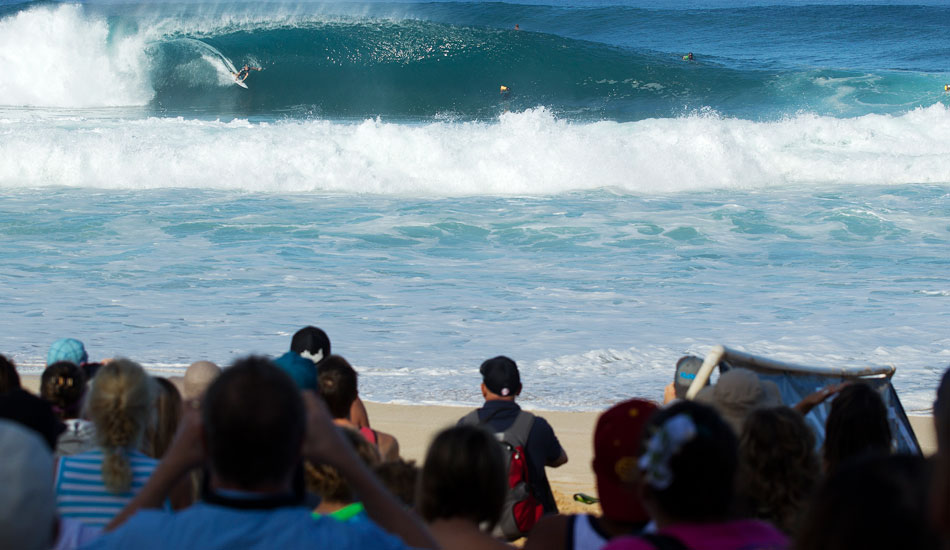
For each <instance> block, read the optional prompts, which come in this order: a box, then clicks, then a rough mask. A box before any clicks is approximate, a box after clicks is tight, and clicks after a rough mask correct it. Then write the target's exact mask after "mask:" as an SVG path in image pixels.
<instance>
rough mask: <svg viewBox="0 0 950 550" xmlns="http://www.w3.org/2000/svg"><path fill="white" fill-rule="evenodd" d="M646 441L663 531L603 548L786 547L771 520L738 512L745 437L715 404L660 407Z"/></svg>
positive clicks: (648, 496) (656, 515)
mask: <svg viewBox="0 0 950 550" xmlns="http://www.w3.org/2000/svg"><path fill="white" fill-rule="evenodd" d="M643 448H644V452H643V455H642V456H641V457H640V460H639V461H638V466H639V468H640V471H641V474H642V476H643V478H642V483H643V485H642V488H643V489H642V495H643V504H644V506H645V507H646V509H647V511H648V512H649V513H650V517H652V518H653V521H654V522H655V523H656V527H657V530H658V531H657V533H656V534H643V535H640V536H637V537H618V538H615V539H612V540H611V541H610V542H608V543H607V545H606V546H605V547H604V550H649V549H652V548H667V547H671V548H678V547H686V548H697V549H716V550H740V549H741V550H766V549H768V550H776V549H782V548H785V547H786V546H787V540H786V538H785V536H784V535H782V533H781V532H779V531H778V530H776V529H775V528H774V527H772V526H771V525H770V524H768V523H766V522H764V521H760V520H753V519H734V517H733V498H734V486H735V475H736V468H737V466H738V444H737V441H736V436H735V434H734V433H733V431H732V429H731V428H730V427H729V426H728V425H727V424H726V423H725V422H724V421H723V420H722V419H721V418H720V417H719V415H718V414H717V413H716V411H715V410H713V409H712V408H710V407H707V406H705V405H702V404H700V403H696V402H695V401H677V402H676V403H674V404H672V405H670V406H669V407H667V408H665V409H661V410H660V411H658V412H657V413H656V414H655V415H653V417H652V418H651V419H650V422H649V424H648V425H647V429H646V436H645V440H644V447H643ZM664 545H665V546H664ZM676 545H679V546H676Z"/></svg>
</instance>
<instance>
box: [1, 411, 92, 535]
mask: <svg viewBox="0 0 950 550" xmlns="http://www.w3.org/2000/svg"><path fill="white" fill-rule="evenodd" d="M0 457H3V459H2V460H0V487H3V490H2V491H0V542H2V546H3V548H10V549H16V550H49V549H50V548H55V549H56V550H71V549H75V548H78V547H79V546H80V545H82V544H85V543H87V542H89V541H91V540H92V539H94V538H95V537H97V536H98V535H99V530H98V529H96V528H93V527H86V526H83V525H82V524H81V523H79V522H77V521H75V520H64V519H59V518H57V517H56V498H55V494H54V493H53V457H52V455H51V454H50V450H49V448H48V447H47V446H46V445H44V444H43V442H42V439H41V438H40V437H39V435H38V434H37V433H36V432H34V431H32V430H30V429H29V428H27V427H26V426H22V425H20V424H18V423H16V422H11V421H9V420H0Z"/></svg>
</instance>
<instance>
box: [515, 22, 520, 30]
mask: <svg viewBox="0 0 950 550" xmlns="http://www.w3.org/2000/svg"><path fill="white" fill-rule="evenodd" d="M515 30H516V31H520V30H521V27H519V26H518V24H517V23H515Z"/></svg>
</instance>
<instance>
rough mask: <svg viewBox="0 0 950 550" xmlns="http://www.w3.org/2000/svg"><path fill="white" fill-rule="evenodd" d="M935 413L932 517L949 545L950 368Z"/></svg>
mask: <svg viewBox="0 0 950 550" xmlns="http://www.w3.org/2000/svg"><path fill="white" fill-rule="evenodd" d="M933 416H934V428H935V431H936V435H937V454H936V456H934V483H933V489H932V490H931V496H930V500H931V512H930V518H931V521H932V522H933V525H934V527H935V528H936V529H937V531H938V532H939V533H940V535H941V536H942V537H943V539H944V542H945V546H946V543H947V542H950V369H947V370H945V371H944V373H943V377H942V378H941V379H940V385H939V386H938V387H937V398H936V399H935V400H934V412H933ZM947 547H948V548H950V546H947Z"/></svg>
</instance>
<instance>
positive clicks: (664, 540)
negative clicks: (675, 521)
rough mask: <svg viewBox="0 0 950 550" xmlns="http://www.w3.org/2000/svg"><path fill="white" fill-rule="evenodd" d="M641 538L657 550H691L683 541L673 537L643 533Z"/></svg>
mask: <svg viewBox="0 0 950 550" xmlns="http://www.w3.org/2000/svg"><path fill="white" fill-rule="evenodd" d="M640 538H641V539H643V540H645V541H647V542H649V543H650V544H652V545H653V547H654V548H656V549H657V550H689V546H686V545H685V544H683V541H681V540H680V539H678V538H676V537H674V536H672V535H661V534H659V533H643V534H641V535H640Z"/></svg>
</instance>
